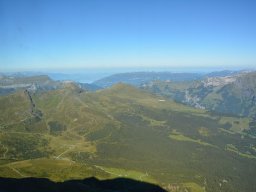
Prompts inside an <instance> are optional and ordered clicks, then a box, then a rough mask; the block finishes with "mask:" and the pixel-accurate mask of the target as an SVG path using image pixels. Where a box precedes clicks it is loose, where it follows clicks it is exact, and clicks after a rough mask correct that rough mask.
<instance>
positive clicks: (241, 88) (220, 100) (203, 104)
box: [141, 72, 256, 117]
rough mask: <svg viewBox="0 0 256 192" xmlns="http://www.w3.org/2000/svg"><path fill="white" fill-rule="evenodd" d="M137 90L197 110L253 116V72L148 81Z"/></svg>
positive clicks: (255, 84)
mask: <svg viewBox="0 0 256 192" xmlns="http://www.w3.org/2000/svg"><path fill="white" fill-rule="evenodd" d="M219 74H220V73H218V75H219ZM226 74H227V75H226ZM141 88H142V89H146V90H148V91H150V92H152V93H155V94H159V95H162V96H166V97H168V98H171V99H174V100H175V101H177V102H181V103H184V104H188V105H190V106H193V107H197V108H202V109H207V110H211V111H215V112H219V113H222V114H232V115H238V116H251V117H255V116H256V72H239V73H238V72H235V73H225V74H223V73H221V75H219V76H216V73H215V74H214V73H211V74H208V75H206V76H205V77H204V78H203V79H201V80H196V81H183V82H175V81H151V82H148V83H146V84H143V85H142V86H141Z"/></svg>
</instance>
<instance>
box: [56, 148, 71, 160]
mask: <svg viewBox="0 0 256 192" xmlns="http://www.w3.org/2000/svg"><path fill="white" fill-rule="evenodd" d="M74 148H75V145H70V146H69V148H68V149H67V150H65V151H63V152H62V153H61V154H59V155H58V156H57V157H56V158H55V159H61V158H60V157H61V156H62V155H64V154H65V153H67V152H68V151H70V150H72V149H74Z"/></svg>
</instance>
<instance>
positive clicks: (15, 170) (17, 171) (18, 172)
mask: <svg viewBox="0 0 256 192" xmlns="http://www.w3.org/2000/svg"><path fill="white" fill-rule="evenodd" d="M8 167H9V168H10V169H11V170H13V171H14V172H16V173H17V174H19V175H20V176H21V177H26V176H25V175H23V174H22V173H21V172H20V171H19V170H17V169H15V168H13V167H11V166H10V165H9V166H8Z"/></svg>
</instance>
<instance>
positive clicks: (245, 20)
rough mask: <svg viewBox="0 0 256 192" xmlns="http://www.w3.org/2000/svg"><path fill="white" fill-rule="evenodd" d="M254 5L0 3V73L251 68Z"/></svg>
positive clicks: (95, 0)
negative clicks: (98, 69)
mask: <svg viewBox="0 0 256 192" xmlns="http://www.w3.org/2000/svg"><path fill="white" fill-rule="evenodd" d="M255 10H256V1H254V0H250V1H249V0H211V1H210V0H154V1H153V0H80V1H79V0H70V1H66V0H59V1H58V0H55V1H53V0H41V1H39V0H22V1H20V0H16V1H15V0H0V71H8V70H9V71H10V70H40V69H70V68H77V69H79V68H111V67H115V68H116V67H118V68H126V67H129V68H132V67H143V68H147V67H151V68H152V67H184V68H186V67H190V68H191V67H223V66H224V67H231V68H232V67H244V68H247V67H248V68H252V67H253V68H254V67H255V66H256V11H255Z"/></svg>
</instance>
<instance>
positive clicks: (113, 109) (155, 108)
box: [0, 84, 256, 191]
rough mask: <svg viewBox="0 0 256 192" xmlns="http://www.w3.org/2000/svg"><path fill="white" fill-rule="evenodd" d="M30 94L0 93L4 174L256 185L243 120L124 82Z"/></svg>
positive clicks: (194, 187) (215, 186) (214, 187)
mask: <svg viewBox="0 0 256 192" xmlns="http://www.w3.org/2000/svg"><path fill="white" fill-rule="evenodd" d="M30 96H31V100H32V101H31V100H30V97H29V94H28V93H26V92H18V93H15V94H13V95H9V96H4V97H1V103H0V104H1V114H0V118H1V130H0V131H1V132H0V141H1V143H0V147H1V148H0V155H1V159H2V160H1V161H0V162H1V164H2V165H1V166H0V176H4V177H8V176H10V177H24V176H26V177H27V176H34V177H49V178H51V179H53V180H66V179H69V178H84V177H89V175H92V176H96V177H99V178H113V177H130V178H134V179H137V180H144V181H149V182H153V183H158V184H160V185H161V186H163V187H165V188H167V189H168V190H171V189H172V188H171V186H172V185H174V184H175V185H176V184H177V185H179V186H180V189H182V190H183V189H185V188H186V189H188V190H189V189H190V190H191V191H203V189H204V188H205V189H206V190H207V191H219V190H220V189H223V190H224V191H228V190H229V191H253V190H254V189H255V187H256V185H255V183H254V178H255V176H256V175H255V173H256V159H255V158H256V150H255V146H256V141H255V138H252V137H251V136H250V135H246V134H244V133H243V132H241V131H242V130H243V129H248V127H249V125H248V123H249V120H248V119H246V118H235V117H221V116H217V115H213V114H208V113H207V112H206V111H204V110H198V109H194V108H190V107H187V106H185V105H181V104H177V103H175V102H172V101H167V100H165V99H164V98H162V97H158V96H155V95H152V94H150V93H147V92H144V91H141V90H139V89H136V88H134V87H131V86H128V85H125V84H117V85H115V86H113V87H111V88H108V89H104V90H100V91H97V92H93V93H90V92H88V93H87V92H81V91H79V90H78V89H76V87H75V86H73V85H70V86H67V87H65V88H63V89H59V90H54V91H48V92H42V93H35V94H30ZM17 98H18V99H17ZM12 102H13V104H9V103H12ZM31 102H32V103H31ZM33 104H34V105H33ZM6 105H7V106H6ZM2 106H3V107H2ZM17 112H19V113H17ZM21 112H24V113H21ZM15 113H17V117H15V118H13V119H12V118H10V116H11V115H12V114H15ZM10 119H12V120H10ZM9 122H11V123H12V124H11V125H10V124H9ZM47 161H49V163H47ZM61 162H62V163H61ZM55 163H56V168H53V167H54V164H55ZM50 167H52V168H50ZM58 167H59V168H58ZM248 183H249V185H248ZM168 186H169V188H168Z"/></svg>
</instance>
